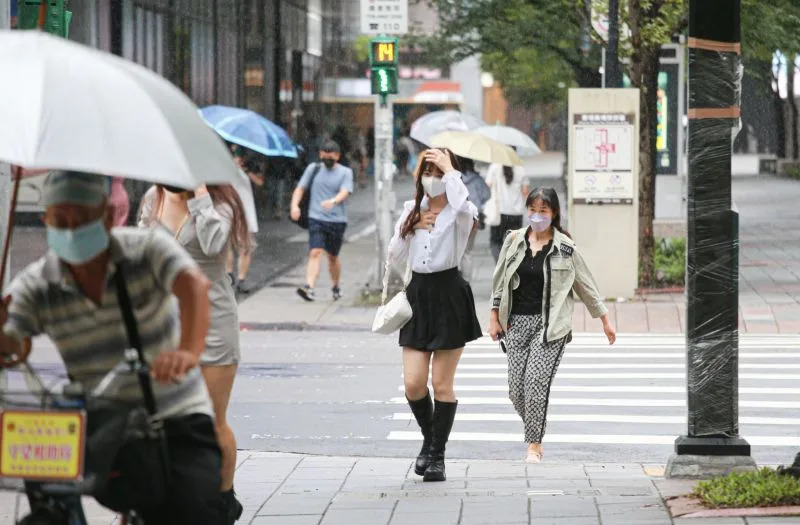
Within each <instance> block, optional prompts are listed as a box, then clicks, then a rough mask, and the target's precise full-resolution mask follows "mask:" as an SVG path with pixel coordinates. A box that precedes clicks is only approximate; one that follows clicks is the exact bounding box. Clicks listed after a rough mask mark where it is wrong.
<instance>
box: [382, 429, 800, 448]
mask: <svg viewBox="0 0 800 525" xmlns="http://www.w3.org/2000/svg"><path fill="white" fill-rule="evenodd" d="M742 437H743V438H744V439H746V440H747V442H748V443H750V445H752V446H756V447H800V437H797V436H747V435H743V436H742ZM676 438H677V436H675V435H647V434H639V435H635V434H625V435H616V434H588V433H587V434H545V436H544V442H543V444H544V445H547V444H548V443H567V444H571V443H583V444H602V445H673V444H674V443H675V439H676ZM388 439H389V440H393V441H420V440H421V438H420V433H419V430H417V431H405V430H402V431H401V430H395V431H392V432H391V433H390V434H389V437H388ZM449 441H495V442H498V441H502V442H517V443H520V444H523V443H524V441H525V440H524V436H523V435H522V433H501V432H451V433H450V438H449Z"/></svg>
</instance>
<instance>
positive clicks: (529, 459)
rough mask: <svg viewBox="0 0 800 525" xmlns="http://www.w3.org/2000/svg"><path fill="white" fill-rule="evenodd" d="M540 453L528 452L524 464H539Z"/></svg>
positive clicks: (540, 460) (540, 459)
mask: <svg viewBox="0 0 800 525" xmlns="http://www.w3.org/2000/svg"><path fill="white" fill-rule="evenodd" d="M541 462H542V453H541V452H537V451H535V450H529V451H528V455H527V456H525V463H541Z"/></svg>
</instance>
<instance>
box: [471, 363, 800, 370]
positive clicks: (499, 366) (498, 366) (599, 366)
mask: <svg viewBox="0 0 800 525" xmlns="http://www.w3.org/2000/svg"><path fill="white" fill-rule="evenodd" d="M507 368H508V364H506V363H481V364H471V363H463V364H459V365H458V369H459V370H505V369H507ZM586 368H590V369H593V370H603V369H609V370H624V369H643V370H650V369H654V368H655V369H659V370H661V369H665V368H677V369H680V370H685V369H686V365H685V364H683V363H658V364H653V363H568V362H565V363H562V364H561V365H560V366H559V367H558V369H559V370H582V369H586ZM771 368H777V369H780V370H800V363H739V369H740V370H741V369H750V370H762V369H771Z"/></svg>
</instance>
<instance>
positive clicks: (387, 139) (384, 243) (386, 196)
mask: <svg viewBox="0 0 800 525" xmlns="http://www.w3.org/2000/svg"><path fill="white" fill-rule="evenodd" d="M393 130H394V110H393V107H392V102H391V100H389V97H388V95H379V96H378V98H377V100H376V102H375V159H374V162H375V238H376V241H377V246H376V248H377V253H378V262H377V264H378V266H377V273H376V275H377V278H378V279H377V287H380V286H381V284H380V283H382V282H383V272H384V264H385V261H386V251H387V249H388V247H389V240H390V239H391V238H392V210H393V209H394V205H395V197H394V192H393V190H392V181H393V179H394V163H393V162H392V138H393ZM377 287H376V289H377Z"/></svg>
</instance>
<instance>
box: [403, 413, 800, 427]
mask: <svg viewBox="0 0 800 525" xmlns="http://www.w3.org/2000/svg"><path fill="white" fill-rule="evenodd" d="M392 420H393V421H413V420H414V415H413V414H411V413H410V412H395V413H394V414H392ZM456 421H470V422H475V421H483V422H519V423H520V424H522V420H521V419H520V417H519V416H518V415H517V414H511V413H504V414H498V413H462V412H458V413H456ZM547 421H548V422H561V423H636V424H653V425H671V424H681V425H685V424H686V422H687V417H686V416H685V415H684V416H639V415H632V414H547ZM739 423H740V424H742V425H774V426H800V418H789V417H749V416H742V417H739Z"/></svg>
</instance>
